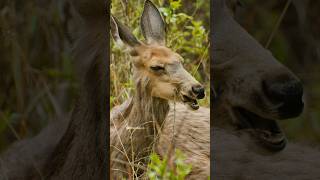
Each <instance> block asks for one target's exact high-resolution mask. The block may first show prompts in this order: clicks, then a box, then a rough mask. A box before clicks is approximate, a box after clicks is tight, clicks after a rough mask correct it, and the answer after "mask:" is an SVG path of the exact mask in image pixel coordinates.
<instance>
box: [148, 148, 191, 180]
mask: <svg viewBox="0 0 320 180" xmlns="http://www.w3.org/2000/svg"><path fill="white" fill-rule="evenodd" d="M174 158H175V159H174V166H173V167H170V166H169V165H168V157H165V158H164V159H163V160H161V159H160V157H159V156H158V155H157V154H155V153H153V154H151V155H150V163H149V165H148V172H147V175H148V177H149V179H150V180H160V179H168V180H183V179H185V177H186V176H187V175H188V174H189V173H190V172H191V169H192V165H190V164H187V163H186V162H185V159H186V158H185V155H184V154H183V153H182V152H181V151H180V150H178V149H177V150H176V152H175V156H174Z"/></svg>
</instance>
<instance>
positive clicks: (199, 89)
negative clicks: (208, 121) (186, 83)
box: [192, 85, 205, 99]
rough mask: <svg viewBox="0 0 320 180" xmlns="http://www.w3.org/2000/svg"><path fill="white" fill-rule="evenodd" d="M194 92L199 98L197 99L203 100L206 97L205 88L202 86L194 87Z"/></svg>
mask: <svg viewBox="0 0 320 180" xmlns="http://www.w3.org/2000/svg"><path fill="white" fill-rule="evenodd" d="M192 92H193V93H194V94H195V95H196V96H197V99H203V98H204V97H205V93H204V88H203V87H202V86H200V85H197V86H192Z"/></svg>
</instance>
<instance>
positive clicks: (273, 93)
mask: <svg viewBox="0 0 320 180" xmlns="http://www.w3.org/2000/svg"><path fill="white" fill-rule="evenodd" d="M264 90H265V91H266V94H267V95H268V97H269V98H271V99H273V100H276V101H282V102H287V101H301V100H302V95H303V87H302V84H301V83H300V82H298V81H292V82H285V83H277V82H274V83H272V84H268V83H265V84H264Z"/></svg>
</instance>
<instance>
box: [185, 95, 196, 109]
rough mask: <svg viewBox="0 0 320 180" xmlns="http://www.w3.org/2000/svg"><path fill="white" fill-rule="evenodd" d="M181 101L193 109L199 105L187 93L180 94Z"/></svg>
mask: <svg viewBox="0 0 320 180" xmlns="http://www.w3.org/2000/svg"><path fill="white" fill-rule="evenodd" d="M182 102H183V103H185V104H188V105H189V107H190V108H191V109H193V110H197V109H199V107H200V106H199V104H198V101H197V100H196V99H195V98H193V97H190V96H187V95H182Z"/></svg>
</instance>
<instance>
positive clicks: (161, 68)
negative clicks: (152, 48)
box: [150, 66, 164, 71]
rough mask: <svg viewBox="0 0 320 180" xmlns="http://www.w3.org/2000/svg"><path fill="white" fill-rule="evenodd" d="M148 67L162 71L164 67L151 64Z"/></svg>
mask: <svg viewBox="0 0 320 180" xmlns="http://www.w3.org/2000/svg"><path fill="white" fill-rule="evenodd" d="M150 69H151V70H153V71H163V70H164V67H163V66H151V67H150Z"/></svg>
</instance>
